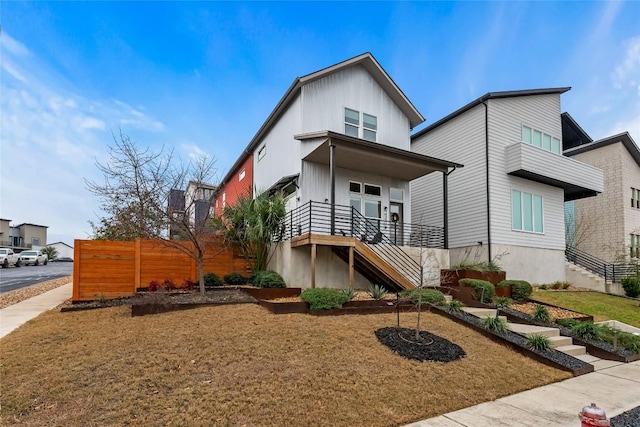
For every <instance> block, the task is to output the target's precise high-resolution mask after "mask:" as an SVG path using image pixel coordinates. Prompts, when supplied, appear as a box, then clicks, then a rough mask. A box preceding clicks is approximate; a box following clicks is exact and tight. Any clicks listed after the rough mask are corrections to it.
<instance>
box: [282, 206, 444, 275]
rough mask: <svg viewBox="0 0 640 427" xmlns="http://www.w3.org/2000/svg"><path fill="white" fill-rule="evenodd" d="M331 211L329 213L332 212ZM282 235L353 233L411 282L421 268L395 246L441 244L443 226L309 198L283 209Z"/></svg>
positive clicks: (433, 246)
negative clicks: (380, 215) (384, 216)
mask: <svg viewBox="0 0 640 427" xmlns="http://www.w3.org/2000/svg"><path fill="white" fill-rule="evenodd" d="M332 211H333V214H332ZM283 228H284V230H283V235H284V239H290V238H293V237H296V236H300V235H303V234H306V233H311V234H326V235H336V236H350V237H356V238H358V239H359V240H360V241H361V242H363V243H364V244H366V245H367V247H369V248H370V249H371V250H372V251H373V252H374V253H376V255H378V256H379V257H380V258H382V259H383V260H384V261H385V262H387V263H388V264H389V265H391V266H392V267H393V268H394V269H396V270H397V271H398V272H399V273H400V274H402V275H403V276H404V277H405V278H407V280H409V281H411V282H412V283H413V284H414V285H415V286H420V285H421V284H422V281H423V268H422V266H421V265H420V264H419V263H418V262H416V261H415V260H414V259H413V258H412V257H411V256H410V255H409V254H407V253H406V252H405V251H404V250H402V249H401V248H399V246H414V247H430V248H442V247H443V246H444V230H443V229H442V228H441V227H431V226H424V225H416V224H407V223H393V222H391V221H385V220H380V219H372V218H366V217H364V216H363V215H362V214H361V213H360V212H358V211H357V210H356V209H355V208H353V207H351V206H343V205H335V206H334V207H333V209H332V206H331V204H329V203H321V202H314V201H310V202H308V203H305V204H304V205H302V206H300V207H298V208H297V209H294V210H292V211H290V212H288V213H287V216H286V219H285V224H284V227H283Z"/></svg>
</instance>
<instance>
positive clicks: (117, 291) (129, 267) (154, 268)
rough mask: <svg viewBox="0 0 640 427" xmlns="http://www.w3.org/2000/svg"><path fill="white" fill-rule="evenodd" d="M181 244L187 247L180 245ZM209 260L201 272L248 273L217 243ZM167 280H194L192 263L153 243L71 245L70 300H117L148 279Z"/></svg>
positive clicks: (242, 262)
mask: <svg viewBox="0 0 640 427" xmlns="http://www.w3.org/2000/svg"><path fill="white" fill-rule="evenodd" d="M184 245H190V243H188V242H184ZM208 254H209V256H211V258H208V259H205V261H204V272H205V274H206V273H215V274H217V275H218V276H219V277H222V276H224V275H225V274H229V273H232V272H239V273H242V274H248V273H249V272H250V267H249V265H248V264H247V262H246V261H245V259H244V258H243V257H242V256H241V255H240V254H239V253H237V252H236V251H234V250H233V249H231V248H225V247H224V246H223V244H222V242H221V241H220V240H215V241H212V243H211V246H210V247H209V250H208ZM165 279H171V280H173V281H174V283H175V284H176V285H178V286H179V285H180V284H182V282H183V281H184V280H185V279H191V280H193V281H197V279H198V271H197V266H196V262H195V261H194V260H193V259H191V258H189V257H188V256H187V255H186V254H185V253H183V252H181V251H180V250H179V249H177V248H175V247H171V246H168V245H167V244H166V243H163V242H161V241H157V240H143V239H138V240H136V241H135V242H118V241H111V240H76V241H75V243H74V266H73V297H72V300H73V301H87V300H89V301H90V300H95V299H98V298H103V297H104V298H107V299H112V298H119V297H123V296H131V295H134V294H135V292H136V289H137V288H141V287H142V288H144V287H147V286H148V285H149V282H151V281H152V280H158V281H160V282H162V281H163V280H165Z"/></svg>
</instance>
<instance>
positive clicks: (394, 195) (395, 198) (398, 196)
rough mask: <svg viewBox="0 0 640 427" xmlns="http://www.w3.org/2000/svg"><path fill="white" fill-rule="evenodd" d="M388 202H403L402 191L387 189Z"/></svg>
mask: <svg viewBox="0 0 640 427" xmlns="http://www.w3.org/2000/svg"><path fill="white" fill-rule="evenodd" d="M389 200H391V201H392V202H400V203H403V202H404V190H403V189H402V188H393V187H391V188H389Z"/></svg>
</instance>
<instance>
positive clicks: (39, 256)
mask: <svg viewBox="0 0 640 427" xmlns="http://www.w3.org/2000/svg"><path fill="white" fill-rule="evenodd" d="M47 262H49V258H48V257H47V255H46V254H43V253H42V251H22V252H20V263H21V264H24V265H29V264H32V265H40V264H44V265H47Z"/></svg>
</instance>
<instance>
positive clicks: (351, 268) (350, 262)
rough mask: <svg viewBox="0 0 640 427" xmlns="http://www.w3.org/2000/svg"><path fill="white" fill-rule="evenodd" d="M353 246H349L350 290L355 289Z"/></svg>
mask: <svg viewBox="0 0 640 427" xmlns="http://www.w3.org/2000/svg"><path fill="white" fill-rule="evenodd" d="M353 279H354V278H353V246H349V289H353Z"/></svg>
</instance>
